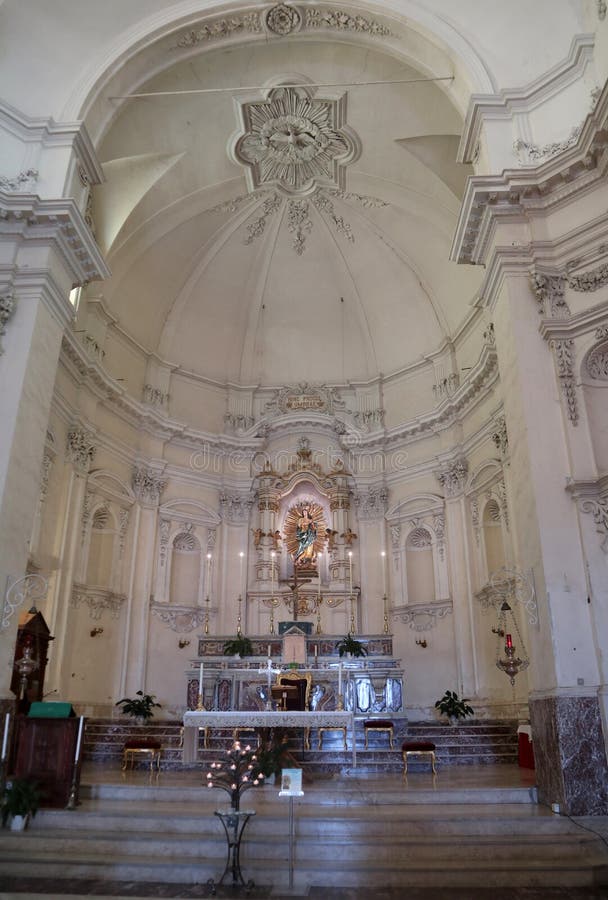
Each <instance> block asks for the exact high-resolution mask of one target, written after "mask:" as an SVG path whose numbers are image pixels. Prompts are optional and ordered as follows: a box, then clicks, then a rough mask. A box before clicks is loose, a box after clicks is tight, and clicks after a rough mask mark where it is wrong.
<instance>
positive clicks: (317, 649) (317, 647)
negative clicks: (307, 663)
mask: <svg viewBox="0 0 608 900" xmlns="http://www.w3.org/2000/svg"><path fill="white" fill-rule="evenodd" d="M318 652H319V645H318V644H315V659H316V658H317V653H318Z"/></svg>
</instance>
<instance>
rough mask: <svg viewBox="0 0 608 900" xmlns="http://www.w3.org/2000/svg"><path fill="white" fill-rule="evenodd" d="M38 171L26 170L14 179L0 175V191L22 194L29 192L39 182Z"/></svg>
mask: <svg viewBox="0 0 608 900" xmlns="http://www.w3.org/2000/svg"><path fill="white" fill-rule="evenodd" d="M38 174H39V172H38V169H26V170H25V171H24V172H19V174H18V175H15V176H14V177H13V178H7V177H6V176H5V175H0V189H1V190H3V191H20V192H21V193H23V192H25V191H28V190H29V189H30V188H31V187H32V186H33V184H34V182H36V181H37V180H38Z"/></svg>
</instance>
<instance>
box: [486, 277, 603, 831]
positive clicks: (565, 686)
mask: <svg viewBox="0 0 608 900" xmlns="http://www.w3.org/2000/svg"><path fill="white" fill-rule="evenodd" d="M545 287H546V286H545ZM548 289H549V291H550V292H551V291H552V290H553V289H554V293H555V296H549V297H548V298H547V308H546V309H545V312H548V311H550V310H551V309H554V308H560V307H561V306H563V284H561V285H560V284H559V283H558V282H555V283H554V284H553V285H549V288H548ZM537 299H538V292H537ZM538 325H539V321H538V313H537V309H536V303H535V297H534V293H533V290H532V284H531V281H530V278H529V276H528V274H527V273H525V274H524V273H523V272H522V273H516V274H511V275H510V276H508V277H505V279H504V281H503V284H502V289H501V291H500V295H499V296H498V297H497V300H496V305H495V309H494V329H495V334H496V347H497V351H498V359H499V366H500V372H501V380H502V382H503V389H504V410H505V417H506V423H507V428H508V432H509V446H510V456H511V465H510V468H511V472H510V476H511V477H510V482H511V496H512V507H513V518H514V520H515V525H516V529H515V532H516V535H517V549H516V555H517V559H518V562H519V566H520V567H521V568H522V569H523V570H524V571H527V570H529V569H532V570H533V571H534V580H535V586H536V592H537V602H538V607H539V628H538V630H537V629H531V630H530V632H529V640H530V648H529V649H530V657H531V660H532V663H531V666H530V674H529V677H530V682H531V685H532V692H531V694H530V718H531V723H532V729H533V733H534V752H535V757H536V761H537V778H538V787H539V798H540V799H541V801H542V802H545V803H548V804H552V803H558V804H559V805H560V807H561V808H562V809H563V810H564V811H565V812H568V813H569V814H573V815H577V814H578V815H581V814H584V813H587V814H589V813H595V814H598V813H600V812H601V813H604V814H605V813H606V812H608V790H607V788H606V784H607V783H608V768H607V764H606V752H605V744H604V739H603V735H602V724H601V714H600V708H599V703H598V698H597V687H598V685H599V684H600V680H601V679H600V672H599V669H598V657H597V652H596V647H595V641H594V633H593V627H592V618H591V616H592V611H591V605H590V603H589V602H588V596H589V590H588V584H587V575H586V563H585V558H584V554H583V548H582V544H581V536H580V531H579V525H578V520H577V510H576V506H575V504H574V503H573V502H572V499H571V497H570V495H569V493H568V492H567V490H566V486H567V483H568V480H567V479H568V475H569V473H570V472H571V467H572V465H573V459H572V453H573V452H575V448H576V446H577V443H578V442H580V439H581V435H580V434H579V433H578V432H576V429H577V428H578V427H579V416H575V415H574V414H573V409H576V406H575V404H576V403H577V401H578V400H579V398H578V397H577V395H576V392H577V390H578V388H577V387H576V385H575V379H574V378H572V379H571V383H568V384H567V385H565V384H564V383H563V382H564V376H563V369H562V368H561V367H560V365H559V360H558V365H557V366H556V364H555V361H554V358H553V355H552V351H551V348H550V347H549V346H548V345H547V344H546V343H545V341H544V340H543V339H542V337H541V335H540V333H539V327H538ZM554 352H555V349H554ZM583 735H584V755H583V754H582V752H581V751H582V736H583Z"/></svg>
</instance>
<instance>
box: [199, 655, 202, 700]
mask: <svg viewBox="0 0 608 900" xmlns="http://www.w3.org/2000/svg"><path fill="white" fill-rule="evenodd" d="M198 692H199V694H200V696H201V697H202V696H203V664H202V663H201V666H200V669H199V670H198Z"/></svg>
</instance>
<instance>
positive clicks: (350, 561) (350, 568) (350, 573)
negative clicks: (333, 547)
mask: <svg viewBox="0 0 608 900" xmlns="http://www.w3.org/2000/svg"><path fill="white" fill-rule="evenodd" d="M348 578H349V582H350V592H351V594H352V592H353V551H352V550H349V551H348Z"/></svg>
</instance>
